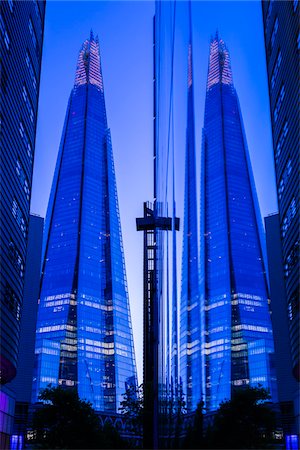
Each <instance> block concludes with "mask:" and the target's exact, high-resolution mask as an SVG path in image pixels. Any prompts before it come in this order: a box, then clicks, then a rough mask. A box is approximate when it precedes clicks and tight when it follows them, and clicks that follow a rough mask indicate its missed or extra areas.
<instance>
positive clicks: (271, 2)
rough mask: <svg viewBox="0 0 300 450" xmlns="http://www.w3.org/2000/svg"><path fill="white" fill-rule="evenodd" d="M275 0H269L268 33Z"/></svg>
mask: <svg viewBox="0 0 300 450" xmlns="http://www.w3.org/2000/svg"><path fill="white" fill-rule="evenodd" d="M274 1H275V0H270V1H269V6H268V11H267V18H266V33H267V30H268V27H269V25H270V19H271V13H272V9H273V2H274Z"/></svg>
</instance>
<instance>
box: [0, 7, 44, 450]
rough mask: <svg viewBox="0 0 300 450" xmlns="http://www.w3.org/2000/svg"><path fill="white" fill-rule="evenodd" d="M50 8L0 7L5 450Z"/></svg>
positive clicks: (0, 330) (0, 410) (0, 437)
mask: <svg viewBox="0 0 300 450" xmlns="http://www.w3.org/2000/svg"><path fill="white" fill-rule="evenodd" d="M44 15H45V2H44V1H39V2H37V1H31V2H29V1H28V2H18V1H12V0H9V1H3V2H1V4H0V34H1V63H0V65H1V68H0V70H1V88H0V141H1V152H0V158H1V168H2V170H1V177H0V192H1V200H0V201H1V205H0V266H1V268H0V270H1V277H0V299H1V300H0V301H1V319H0V334H1V340H0V355H1V356H0V366H1V385H2V386H1V393H0V395H1V402H0V414H1V420H0V424H1V429H0V447H1V448H6V446H7V445H8V441H9V433H10V431H9V430H10V429H11V424H12V412H13V409H14V405H13V398H12V396H11V393H8V392H7V389H8V388H7V387H5V385H6V383H8V382H9V381H11V380H12V379H13V378H14V377H15V375H16V366H17V358H18V346H19V333H20V317H21V310H22V302H23V288H24V277H25V259H26V246H27V233H28V221H29V205H30V196H31V183H32V169H33V159H34V147H35V132H36V121H37V108H38V95H39V82H40V69H41V58H42V44H43V29H44Z"/></svg>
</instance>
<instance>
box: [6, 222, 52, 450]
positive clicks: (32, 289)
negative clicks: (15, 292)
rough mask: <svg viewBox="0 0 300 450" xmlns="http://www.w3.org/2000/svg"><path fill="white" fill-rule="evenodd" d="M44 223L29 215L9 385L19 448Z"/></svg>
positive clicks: (29, 383)
mask: <svg viewBox="0 0 300 450" xmlns="http://www.w3.org/2000/svg"><path fill="white" fill-rule="evenodd" d="M43 226H44V219H43V218H42V217H39V216H36V215H33V214H30V217H29V227H28V244H27V255H26V264H25V277H24V295H23V306H22V315H21V331H20V345H19V357H18V363H17V375H16V376H15V378H14V379H13V380H12V381H11V382H10V383H9V388H10V389H11V390H12V391H13V393H14V396H15V401H16V406H15V420H14V428H13V436H12V441H13V443H14V445H15V446H16V448H18V447H17V444H18V445H22V444H23V443H24V435H25V431H26V429H25V426H26V423H27V418H28V409H29V405H30V403H31V390H32V377H33V366H34V347H35V332H36V319H37V311H38V298H39V289H40V276H41V255H42V241H43ZM20 448H21V447H20Z"/></svg>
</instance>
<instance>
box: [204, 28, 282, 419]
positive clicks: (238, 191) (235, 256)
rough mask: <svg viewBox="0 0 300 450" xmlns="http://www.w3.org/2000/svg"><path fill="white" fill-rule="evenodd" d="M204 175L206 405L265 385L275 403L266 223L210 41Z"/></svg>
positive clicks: (223, 70) (229, 83) (226, 76)
mask: <svg viewBox="0 0 300 450" xmlns="http://www.w3.org/2000/svg"><path fill="white" fill-rule="evenodd" d="M202 145H203V148H202V175H201V214H202V218H201V221H202V224H201V225H202V227H201V271H202V273H201V277H202V278H203V280H204V283H203V284H202V287H203V291H204V296H205V314H204V316H205V336H204V342H203V351H204V354H205V370H206V378H205V390H206V393H205V394H206V395H205V397H206V408H207V410H208V411H212V410H215V409H217V408H218V406H219V404H220V402H221V401H223V400H225V399H230V398H231V393H232V390H233V389H234V388H235V387H239V386H244V385H250V386H257V385H258V384H261V385H262V386H263V387H265V388H266V389H269V390H270V394H271V397H272V400H273V401H276V400H277V387H276V376H275V371H274V345H273V334H272V325H271V319H270V310H269V300H268V299H269V296H268V286H267V278H266V271H265V265H264V258H265V251H264V248H265V246H264V241H263V230H262V222H261V217H260V211H259V206H258V201H257V196H256V190H255V185H254V180H253V175H252V169H251V163H250V159H249V153H248V148H247V142H246V137H245V132H244V127H243V120H242V115H241V110H240V106H239V100H238V96H237V93H236V90H235V88H234V85H233V79H232V71H231V64H230V58H229V53H228V50H227V48H226V46H225V44H224V42H223V40H222V39H220V38H219V37H218V34H217V35H216V37H215V38H214V39H212V41H211V43H210V54H209V69H208V78H207V89H206V102H205V117H204V128H203V143H202Z"/></svg>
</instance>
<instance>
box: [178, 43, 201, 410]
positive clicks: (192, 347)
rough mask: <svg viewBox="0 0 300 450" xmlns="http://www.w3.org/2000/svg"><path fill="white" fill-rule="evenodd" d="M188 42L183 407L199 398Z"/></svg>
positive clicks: (191, 111)
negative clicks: (184, 399) (184, 404)
mask: <svg viewBox="0 0 300 450" xmlns="http://www.w3.org/2000/svg"><path fill="white" fill-rule="evenodd" d="M192 72H193V67H192V42H191V41H190V43H189V54H188V109H187V130H186V157H185V158H186V160H185V198H184V205H185V206H184V208H185V209H184V225H183V228H184V229H183V255H182V287H181V308H180V368H181V369H180V375H181V379H182V384H183V391H184V394H185V395H186V405H187V410H188V411H192V410H195V409H196V407H197V403H198V402H199V401H200V400H201V393H202V392H201V391H202V389H201V387H202V380H201V379H202V377H201V372H202V364H201V323H200V317H201V313H200V298H199V294H200V291H199V264H198V233H197V188H196V158H195V125H194V89H193V73H192Z"/></svg>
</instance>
